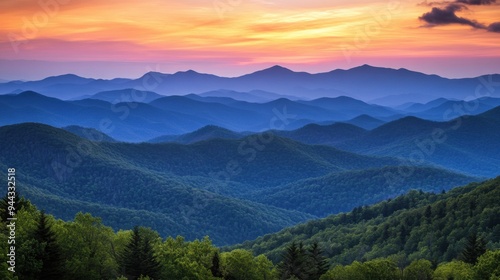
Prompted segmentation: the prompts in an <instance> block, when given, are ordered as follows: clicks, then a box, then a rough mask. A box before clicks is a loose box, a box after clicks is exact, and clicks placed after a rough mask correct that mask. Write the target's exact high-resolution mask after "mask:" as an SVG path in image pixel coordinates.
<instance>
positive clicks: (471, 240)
mask: <svg viewBox="0 0 500 280" xmlns="http://www.w3.org/2000/svg"><path fill="white" fill-rule="evenodd" d="M484 253H486V242H485V241H484V239H483V238H481V237H478V236H477V234H476V233H473V234H471V235H469V237H468V238H467V244H466V245H465V248H464V249H463V251H462V254H461V259H462V260H463V261H464V262H466V263H470V264H472V265H475V264H476V263H477V259H478V258H479V257H480V256H481V255H483V254H484Z"/></svg>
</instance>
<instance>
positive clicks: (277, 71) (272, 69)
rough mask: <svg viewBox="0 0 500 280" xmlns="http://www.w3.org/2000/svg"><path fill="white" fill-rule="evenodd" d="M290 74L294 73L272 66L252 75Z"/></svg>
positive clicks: (278, 66) (281, 67)
mask: <svg viewBox="0 0 500 280" xmlns="http://www.w3.org/2000/svg"><path fill="white" fill-rule="evenodd" d="M290 73H295V72H294V71H292V70H290V69H288V68H285V67H283V66H280V65H274V66H271V67H269V68H266V69H263V70H260V71H257V72H254V73H252V74H266V75H279V74H290ZM250 75H251V74H250Z"/></svg>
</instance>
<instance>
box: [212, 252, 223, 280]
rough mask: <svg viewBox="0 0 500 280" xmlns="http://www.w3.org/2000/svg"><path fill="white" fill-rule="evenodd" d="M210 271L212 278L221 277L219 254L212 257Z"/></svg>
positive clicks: (216, 253)
mask: <svg viewBox="0 0 500 280" xmlns="http://www.w3.org/2000/svg"><path fill="white" fill-rule="evenodd" d="M210 271H211V272H212V276H213V277H222V271H221V267H220V257H219V252H215V254H214V256H213V257H212V267H210Z"/></svg>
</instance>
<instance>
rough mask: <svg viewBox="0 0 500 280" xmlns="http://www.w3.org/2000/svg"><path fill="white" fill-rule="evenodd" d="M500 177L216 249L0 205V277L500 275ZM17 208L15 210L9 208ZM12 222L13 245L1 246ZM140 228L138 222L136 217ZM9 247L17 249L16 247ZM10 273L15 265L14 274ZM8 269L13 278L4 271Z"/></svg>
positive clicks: (335, 279)
mask: <svg viewBox="0 0 500 280" xmlns="http://www.w3.org/2000/svg"><path fill="white" fill-rule="evenodd" d="M499 198H500V178H497V179H494V180H489V181H486V182H484V183H481V184H471V185H468V186H465V187H461V188H457V189H454V190H452V191H450V192H448V193H443V194H429V193H427V194H426V193H422V192H410V193H409V194H407V195H404V196H400V197H397V198H395V199H393V200H390V201H385V202H382V203H379V204H376V205H373V206H369V207H362V208H356V209H355V210H354V211H352V212H350V213H345V214H340V215H335V216H331V217H328V218H326V219H322V220H317V221H311V222H308V223H307V224H303V225H300V226H296V227H293V228H289V229H286V230H283V231H281V232H279V233H277V234H273V235H266V236H264V237H261V238H258V239H257V240H255V241H252V242H246V243H245V244H243V245H240V246H235V247H233V248H231V249H227V248H226V249H224V250H221V249H219V248H217V247H215V246H214V245H213V244H212V242H211V241H210V239H209V237H205V238H203V239H200V240H195V241H186V240H185V239H184V238H183V237H181V236H177V237H175V238H173V237H167V238H161V237H160V236H159V234H158V233H157V232H155V231H153V230H151V229H149V228H145V227H140V226H134V227H133V228H132V229H129V230H120V231H117V232H114V231H113V230H112V229H111V228H110V227H107V226H106V225H104V224H103V223H102V221H101V219H100V218H97V217H93V216H91V215H90V214H83V213H78V214H77V215H76V216H75V217H74V219H73V220H72V221H68V222H65V221H62V220H59V219H55V218H54V217H53V216H51V215H47V214H45V213H44V212H43V211H39V210H38V209H37V208H36V207H35V206H34V205H32V204H31V202H30V201H28V200H26V199H24V198H21V199H19V197H16V199H14V200H10V199H8V198H7V197H4V198H3V199H2V200H1V201H0V216H1V219H2V223H3V224H4V226H2V227H1V229H0V241H1V242H0V246H1V248H0V249H1V250H2V251H4V252H9V254H12V251H13V250H14V251H15V263H12V262H11V260H12V258H10V261H9V259H8V258H9V256H7V254H2V255H0V261H1V264H0V268H1V269H0V277H1V279H7V280H8V279H28V280H31V279H71V280H73V279H117V280H125V279H142V280H146V279H165V280H178V279H190V280H191V279H193V280H196V279H200V280H217V279H220V280H222V279H224V280H262V279H266V280H278V279H295V280H296V279H302V280H344V279H345V280H347V279H355V280H357V279H359V280H361V279H387V280H393V279H395V280H411V279H423V280H432V279H437V280H448V279H470V280H484V279H498V277H500V269H499V268H500V250H498V249H499V248H500V224H499V221H498V219H499V217H500V215H499V213H500V206H499V205H498V203H497V201H498V199H499ZM13 205H14V206H15V210H14V212H15V214H11V212H9V211H12V210H8V209H9V206H13ZM12 215H14V216H15V217H16V218H17V220H16V236H15V240H16V243H15V245H13V246H11V247H9V248H7V246H8V243H7V239H8V236H9V234H10V231H11V228H10V227H7V226H6V225H7V224H8V223H11V221H7V218H8V217H11V216H12ZM138 223H140V221H138ZM12 248H14V249H12ZM12 267H14V268H12ZM8 268H12V269H14V270H15V272H12V271H11V270H8Z"/></svg>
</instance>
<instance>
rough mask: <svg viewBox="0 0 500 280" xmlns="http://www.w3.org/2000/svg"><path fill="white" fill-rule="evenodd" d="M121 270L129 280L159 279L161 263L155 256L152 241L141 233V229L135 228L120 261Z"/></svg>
mask: <svg viewBox="0 0 500 280" xmlns="http://www.w3.org/2000/svg"><path fill="white" fill-rule="evenodd" d="M120 265H121V270H122V272H123V273H124V275H126V276H127V277H128V278H129V279H138V278H139V277H141V276H149V277H150V278H152V279H159V278H160V273H161V267H160V263H159V262H158V260H157V259H156V257H155V256H154V254H153V248H152V246H151V240H149V239H148V238H147V237H145V236H144V235H143V233H141V230H140V228H139V227H137V226H136V227H134V229H133V231H132V238H131V239H130V241H129V243H128V244H127V246H126V248H125V251H124V253H123V255H122V257H121V260H120Z"/></svg>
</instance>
